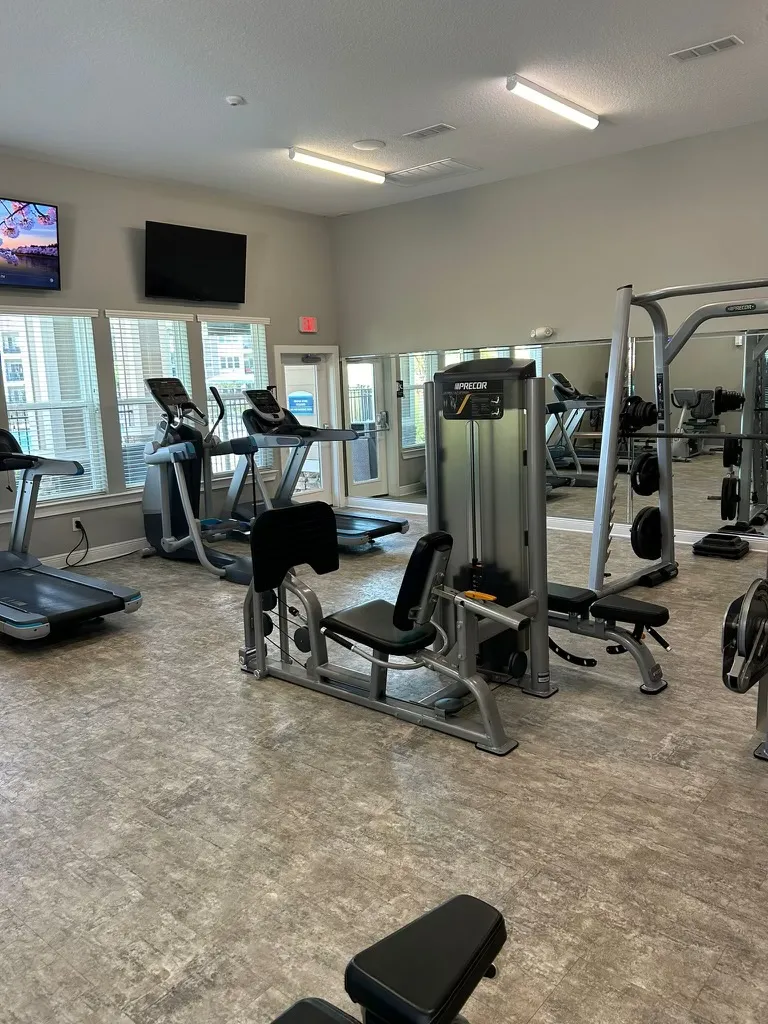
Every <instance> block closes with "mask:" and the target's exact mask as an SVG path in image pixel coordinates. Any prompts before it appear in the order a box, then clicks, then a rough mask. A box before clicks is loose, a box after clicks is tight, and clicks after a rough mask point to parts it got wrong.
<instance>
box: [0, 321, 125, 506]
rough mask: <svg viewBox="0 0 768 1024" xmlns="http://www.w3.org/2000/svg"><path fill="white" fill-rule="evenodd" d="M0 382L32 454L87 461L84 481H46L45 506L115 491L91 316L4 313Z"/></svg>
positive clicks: (16, 430)
mask: <svg viewBox="0 0 768 1024" xmlns="http://www.w3.org/2000/svg"><path fill="white" fill-rule="evenodd" d="M0 338H2V353H0V365H1V372H0V380H2V387H3V390H4V391H5V401H6V405H7V407H8V427H9V429H10V431H11V433H13V434H14V435H15V436H16V438H17V439H18V441H19V443H20V444H21V447H22V448H23V449H24V451H25V452H30V453H34V454H37V455H42V456H44V457H46V458H51V459H64V460H67V461H74V462H79V463H80V464H81V465H82V467H83V470H84V473H83V475H82V476H50V477H48V476H45V477H43V478H42V481H41V485H40V492H39V500H40V501H57V500H61V499H63V498H71V497H75V496H77V495H80V494H97V493H99V492H102V491H105V490H106V487H107V469H106V462H105V457H104V444H103V441H102V434H101V411H100V409H99V387H98V382H97V379H96V361H95V357H94V348H93V327H92V324H91V320H90V317H77V316H21V315H18V314H15V313H14V314H5V313H3V314H0Z"/></svg>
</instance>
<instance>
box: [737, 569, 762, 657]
mask: <svg viewBox="0 0 768 1024" xmlns="http://www.w3.org/2000/svg"><path fill="white" fill-rule="evenodd" d="M766 619H768V584H766V581H765V580H764V579H757V580H753V582H752V583H751V584H750V587H749V590H748V591H747V592H746V594H745V595H744V603H743V604H742V606H741V612H740V613H739V623H738V628H737V631H736V650H737V652H738V653H739V654H740V655H741V656H742V657H743V658H746V656H747V655H748V654H749V652H750V651H751V650H752V645H753V644H754V642H755V640H756V638H757V632H758V630H759V628H760V626H761V625H762V624H763V622H764V621H765V620H766Z"/></svg>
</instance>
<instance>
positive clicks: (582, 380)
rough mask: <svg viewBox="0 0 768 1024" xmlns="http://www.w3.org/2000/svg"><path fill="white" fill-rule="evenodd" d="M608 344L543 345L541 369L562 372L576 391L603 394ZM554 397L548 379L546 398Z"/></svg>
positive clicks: (545, 373)
mask: <svg viewBox="0 0 768 1024" xmlns="http://www.w3.org/2000/svg"><path fill="white" fill-rule="evenodd" d="M610 353H611V347H610V345H609V344H607V343H605V344H599V345H576V344H571V345H552V344H549V345H542V360H541V361H542V370H543V373H544V376H545V377H546V376H547V375H548V374H550V373H564V374H565V376H566V377H567V378H568V379H569V380H570V382H571V383H572V384H573V385H574V387H577V388H578V389H579V391H583V392H586V393H587V394H591V395H604V394H605V375H606V373H607V372H608V358H609V356H610ZM553 400H554V395H553V393H552V385H551V384H550V383H549V382H547V401H548V402H551V401H553Z"/></svg>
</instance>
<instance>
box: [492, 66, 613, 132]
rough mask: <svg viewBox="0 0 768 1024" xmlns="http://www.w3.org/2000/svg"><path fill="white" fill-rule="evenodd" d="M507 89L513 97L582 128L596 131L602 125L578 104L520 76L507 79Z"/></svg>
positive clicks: (594, 115)
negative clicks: (542, 108)
mask: <svg viewBox="0 0 768 1024" xmlns="http://www.w3.org/2000/svg"><path fill="white" fill-rule="evenodd" d="M507 88H508V89H509V91H510V92H511V93H512V94H513V96H519V97H520V99H523V100H528V101H529V102H530V103H536V104H537V105H538V106H539V107H544V108H545V109H546V110H551V111H552V113H553V114H559V115H560V117H567V118H568V120H569V121H575V122H576V124H580V125H581V126H582V128H589V129H594V128H597V126H598V125H599V124H600V118H599V117H597V115H596V114H593V113H592V112H591V111H590V110H585V109H584V107H580V106H579V105H578V103H571V101H570V100H564V99H563V98H562V97H561V96H556V95H555V93H553V92H550V91H549V89H544V88H543V87H542V86H540V85H536V83H535V82H529V81H528V79H527V78H521V77H520V75H510V76H509V78H508V79H507Z"/></svg>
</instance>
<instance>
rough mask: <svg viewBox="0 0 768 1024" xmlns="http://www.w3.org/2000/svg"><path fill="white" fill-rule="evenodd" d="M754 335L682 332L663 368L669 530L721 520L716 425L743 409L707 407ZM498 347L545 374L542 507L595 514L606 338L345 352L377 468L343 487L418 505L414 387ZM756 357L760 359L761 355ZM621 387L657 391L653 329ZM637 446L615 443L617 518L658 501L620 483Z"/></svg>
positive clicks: (739, 374) (735, 385)
mask: <svg viewBox="0 0 768 1024" xmlns="http://www.w3.org/2000/svg"><path fill="white" fill-rule="evenodd" d="M766 330H768V328H766ZM762 333H763V330H762V329H758V330H756V331H752V332H750V335H743V334H740V335H734V334H733V333H730V334H725V333H720V334H717V333H704V332H701V333H699V334H696V335H694V336H693V337H692V338H691V339H690V341H689V342H688V343H687V345H686V346H685V348H684V349H683V350H682V352H681V353H680V354H679V355H678V357H677V358H676V359H675V361H674V362H673V363H672V365H671V367H670V388H671V390H672V393H673V404H674V406H675V408H674V414H673V429H674V430H676V431H677V430H679V431H680V432H681V433H685V434H686V435H688V436H687V437H686V438H681V439H679V440H676V441H675V442H673V456H674V504H675V522H676V527H677V528H678V529H682V530H694V531H704V532H710V531H716V530H718V529H720V527H722V526H723V521H722V519H721V517H720V495H721V487H722V480H723V477H724V475H725V474H726V470H724V468H723V460H722V455H723V439H722V438H721V437H719V436H718V435H721V434H725V433H727V432H731V431H738V430H740V427H741V413H739V412H726V413H720V414H716V413H715V411H714V409H713V408H712V393H713V392H714V390H715V388H717V387H721V388H725V389H727V390H730V391H738V392H740V391H742V390H743V387H744V356H745V352H749V353H753V352H754V351H755V346H754V345H749V344H747V345H745V339H747V338H748V337H749V336H751V335H754V336H759V335H761V334H762ZM505 355H512V356H514V357H515V358H530V359H534V360H535V361H536V367H537V372H538V373H539V374H540V375H542V376H544V377H545V378H546V379H547V402H548V410H549V411H548V420H547V444H548V451H549V458H548V466H547V482H548V501H547V510H548V514H549V516H550V517H553V518H561V519H566V520H567V519H575V520H587V521H589V520H592V519H593V518H594V508H595V497H596V483H597V470H598V463H599V459H600V445H601V430H602V419H603V409H604V396H605V392H606V379H607V374H608V368H609V358H610V342H609V341H608V340H600V341H594V342H578V343H566V344H560V343H548V344H544V345H541V346H537V347H530V346H516V347H510V348H496V349H482V350H480V349H475V350H473V349H450V350H445V351H442V352H422V353H418V352H403V353H401V354H397V355H387V356H381V357H365V358H363V357H361V358H360V359H358V360H356V359H350V360H346V361H345V362H346V365H347V367H348V368H349V367H353V370H352V374H351V377H349V371H348V377H349V379H354V380H355V381H359V380H363V379H365V381H366V382H368V386H369V388H370V390H371V393H370V394H368V393H366V396H365V400H366V409H367V410H368V413H367V417H366V418H367V426H366V428H365V430H366V440H365V441H364V442H363V446H364V447H366V446H367V447H366V451H368V449H370V459H369V461H370V460H373V461H374V462H375V465H376V469H377V474H376V483H375V485H374V486H373V487H372V486H371V485H370V483H369V482H368V481H366V480H365V478H366V476H367V475H368V476H373V475H374V474H373V473H372V472H371V473H368V472H367V470H363V471H361V469H360V466H359V465H358V466H355V467H349V468H348V483H351V486H349V487H348V490H349V493H350V495H351V496H353V497H354V496H355V492H357V494H364V495H365V496H366V497H371V498H379V497H388V498H389V499H390V500H391V501H394V502H401V503H414V504H417V505H418V504H423V503H424V502H425V500H426V495H425V491H424V471H425V466H424V422H423V401H422V397H421V396H422V386H423V383H424V381H425V380H428V379H430V378H431V376H432V375H433V374H434V373H435V372H436V371H437V370H438V369H441V368H443V367H444V366H447V365H450V364H451V363H455V362H459V361H461V360H464V359H470V358H482V357H492V356H505ZM760 359H761V360H763V362H764V361H765V355H761V356H760ZM356 364H357V366H356ZM766 376H767V377H768V374H767V375H766ZM625 387H626V393H627V394H628V395H638V396H640V397H641V398H643V399H646V400H648V401H654V399H655V387H654V367H653V345H652V342H651V339H650V338H635V339H632V341H631V344H630V358H629V361H628V367H627V379H626V381H625ZM354 390H355V395H354V396H352V401H353V402H354V403H357V404H358V405H359V402H360V395H359V385H357V386H356V388H355V389H354ZM374 391H375V394H374ZM349 400H350V399H349V398H348V399H347V401H349ZM755 400H756V399H755V396H754V395H753V396H751V397H750V398H749V401H750V402H753V403H754V402H755ZM758 400H759V398H758ZM767 404H768V403H767ZM358 429H359V428H358ZM712 435H714V436H712ZM645 447H653V448H655V444H653V445H652V444H650V443H647V442H645V441H642V440H635V441H633V442H631V443H623V444H622V447H621V449H620V457H619V473H618V474H617V478H616V514H615V521H616V522H617V523H626V524H628V523H631V522H632V520H633V519H634V517H635V515H636V514H637V512H638V511H639V510H640V509H641V508H643V507H645V506H647V505H652V504H655V503H656V496H653V497H640V496H638V495H635V494H633V493H632V490H631V488H630V487H629V485H628V483H629V475H628V473H627V469H628V467H629V465H630V464H631V462H632V460H633V459H634V457H635V456H636V455H638V454H639V453H640V452H641V451H642V450H643V449H644V448H645ZM358 460H359V453H358ZM367 465H368V463H366V466H367ZM356 482H358V483H357V485H356ZM361 483H362V486H360V484H361ZM366 483H368V486H365V485H366Z"/></svg>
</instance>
